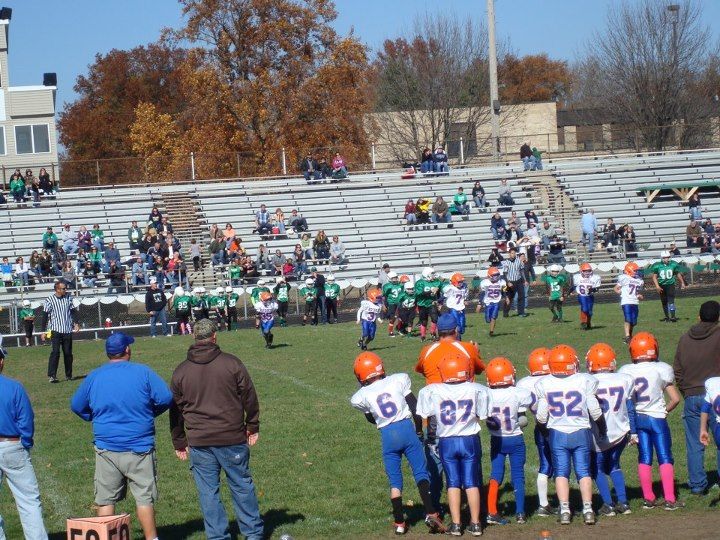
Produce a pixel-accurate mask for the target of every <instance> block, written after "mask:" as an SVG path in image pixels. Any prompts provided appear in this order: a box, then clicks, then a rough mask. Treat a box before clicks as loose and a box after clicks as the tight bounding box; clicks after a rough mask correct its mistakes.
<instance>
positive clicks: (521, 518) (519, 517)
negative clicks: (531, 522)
mask: <svg viewBox="0 0 720 540" xmlns="http://www.w3.org/2000/svg"><path fill="white" fill-rule="evenodd" d="M515 523H519V524H520V525H522V524H523V523H527V516H526V515H525V514H523V513H522V512H520V513H519V514H515Z"/></svg>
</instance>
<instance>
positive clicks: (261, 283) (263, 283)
mask: <svg viewBox="0 0 720 540" xmlns="http://www.w3.org/2000/svg"><path fill="white" fill-rule="evenodd" d="M257 285H258V287H262V286H263V285H265V280H264V279H258V282H257Z"/></svg>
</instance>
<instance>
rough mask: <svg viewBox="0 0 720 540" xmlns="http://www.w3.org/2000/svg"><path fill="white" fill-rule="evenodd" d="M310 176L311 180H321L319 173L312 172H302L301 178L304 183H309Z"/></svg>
mask: <svg viewBox="0 0 720 540" xmlns="http://www.w3.org/2000/svg"><path fill="white" fill-rule="evenodd" d="M311 174H312V177H313V180H320V179H321V178H322V173H321V172H320V171H313V172H312V173H311V172H310V171H303V176H304V177H305V181H306V182H309V181H310V175H311Z"/></svg>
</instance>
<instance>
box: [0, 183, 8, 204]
mask: <svg viewBox="0 0 720 540" xmlns="http://www.w3.org/2000/svg"><path fill="white" fill-rule="evenodd" d="M7 203H8V200H7V199H6V198H5V194H4V193H3V191H2V188H1V187H0V204H7Z"/></svg>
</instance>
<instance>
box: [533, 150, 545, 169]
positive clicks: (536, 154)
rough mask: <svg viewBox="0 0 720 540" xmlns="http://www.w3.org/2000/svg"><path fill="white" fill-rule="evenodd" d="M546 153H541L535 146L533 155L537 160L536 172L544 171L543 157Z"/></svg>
mask: <svg viewBox="0 0 720 540" xmlns="http://www.w3.org/2000/svg"><path fill="white" fill-rule="evenodd" d="M544 153H545V152H541V151H540V150H538V149H537V148H536V147H534V146H533V148H532V155H533V157H534V158H535V170H536V171H542V170H543V165H542V155H543V154H544Z"/></svg>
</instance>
